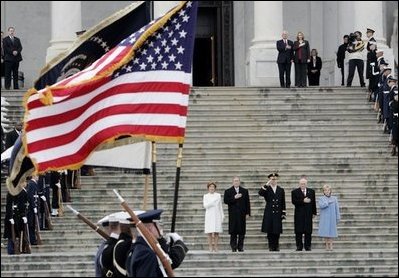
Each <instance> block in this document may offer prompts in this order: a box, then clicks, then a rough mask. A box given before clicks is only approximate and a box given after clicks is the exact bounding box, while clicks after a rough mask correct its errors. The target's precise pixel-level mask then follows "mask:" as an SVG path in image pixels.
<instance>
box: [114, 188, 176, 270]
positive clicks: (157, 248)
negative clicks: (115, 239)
mask: <svg viewBox="0 0 399 278" xmlns="http://www.w3.org/2000/svg"><path fill="white" fill-rule="evenodd" d="M114 193H115V194H116V196H117V197H118V199H119V201H120V202H121V206H122V207H123V208H124V209H125V211H126V212H127V213H129V215H130V217H132V220H133V222H134V223H135V225H136V228H137V230H138V231H139V232H140V234H141V235H142V236H143V238H144V240H145V241H146V242H147V244H148V245H149V246H150V247H151V249H152V250H153V251H154V252H155V254H156V255H157V257H158V258H159V259H160V261H161V262H162V265H163V267H164V268H165V270H166V273H167V275H168V277H175V274H174V273H173V270H172V265H171V263H170V262H169V260H168V257H167V255H166V254H165V252H164V251H163V249H162V248H161V245H160V244H159V242H158V240H156V239H155V237H154V236H153V235H152V234H151V232H150V231H148V229H147V227H146V226H145V225H144V224H143V222H141V221H140V219H139V218H138V217H137V215H136V214H135V213H134V211H133V210H132V209H131V208H130V207H129V205H128V204H127V203H126V202H125V200H124V199H123V198H122V196H121V195H120V194H119V193H118V192H117V191H116V190H115V189H114Z"/></svg>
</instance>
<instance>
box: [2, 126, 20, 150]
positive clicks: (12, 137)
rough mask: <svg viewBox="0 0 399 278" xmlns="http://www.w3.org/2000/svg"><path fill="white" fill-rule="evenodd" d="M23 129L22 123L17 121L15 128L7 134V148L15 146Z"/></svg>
mask: <svg viewBox="0 0 399 278" xmlns="http://www.w3.org/2000/svg"><path fill="white" fill-rule="evenodd" d="M21 130H22V123H16V124H15V126H14V129H13V130H11V131H10V132H8V133H7V134H6V144H5V149H6V150H7V149H8V148H10V147H12V146H14V143H15V141H17V139H18V137H19V135H20V134H21Z"/></svg>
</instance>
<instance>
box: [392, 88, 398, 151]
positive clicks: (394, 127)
mask: <svg viewBox="0 0 399 278" xmlns="http://www.w3.org/2000/svg"><path fill="white" fill-rule="evenodd" d="M396 82H397V81H396ZM390 106H391V113H392V130H391V143H392V151H391V155H392V156H394V155H397V151H396V149H397V148H398V110H399V109H398V87H397V86H396V87H395V89H394V96H393V100H392V101H391V104H390Z"/></svg>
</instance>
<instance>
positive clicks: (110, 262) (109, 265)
mask: <svg viewBox="0 0 399 278" xmlns="http://www.w3.org/2000/svg"><path fill="white" fill-rule="evenodd" d="M103 219H104V218H103ZM99 223H100V224H102V225H103V226H104V227H105V226H108V231H109V239H108V240H106V241H105V244H102V245H101V246H100V247H99V249H98V251H97V255H96V260H95V265H96V269H97V267H98V266H99V268H100V269H101V277H115V268H114V248H115V244H116V243H117V242H118V240H119V236H120V234H121V228H120V224H119V219H118V218H117V217H115V216H113V215H112V214H111V215H109V216H108V217H106V219H105V221H103V222H102V220H100V221H99ZM96 271H97V270H96Z"/></svg>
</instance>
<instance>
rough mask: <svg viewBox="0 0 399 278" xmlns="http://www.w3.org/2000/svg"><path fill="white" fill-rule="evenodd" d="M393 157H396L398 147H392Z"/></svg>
mask: <svg viewBox="0 0 399 278" xmlns="http://www.w3.org/2000/svg"><path fill="white" fill-rule="evenodd" d="M391 155H392V156H395V155H396V146H393V147H392V151H391Z"/></svg>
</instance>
